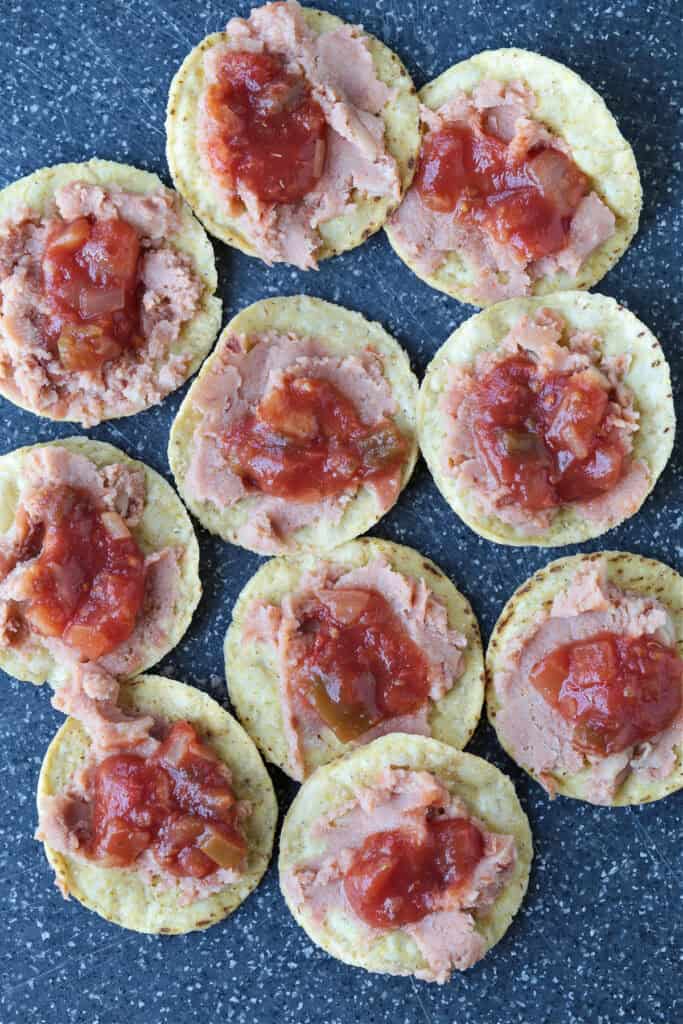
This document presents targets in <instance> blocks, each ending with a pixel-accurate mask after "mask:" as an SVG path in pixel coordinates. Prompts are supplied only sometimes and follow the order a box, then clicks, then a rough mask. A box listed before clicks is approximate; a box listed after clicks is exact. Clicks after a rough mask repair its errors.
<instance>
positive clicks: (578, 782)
mask: <svg viewBox="0 0 683 1024" xmlns="http://www.w3.org/2000/svg"><path fill="white" fill-rule="evenodd" d="M602 558H604V559H606V561H607V576H608V579H609V581H610V583H613V584H615V585H616V586H617V587H621V588H622V589H623V590H629V591H632V592H634V593H636V594H640V595H642V596H644V597H654V598H656V599H657V600H658V601H660V602H661V603H662V604H663V605H665V607H666V608H667V610H668V611H669V614H670V615H671V619H672V621H673V623H674V627H675V630H676V648H677V650H678V653H679V655H680V656H681V657H683V577H681V576H679V574H678V573H677V572H676V571H675V570H674V569H671V568H669V566H668V565H665V564H664V563H663V562H657V561H655V560H654V559H653V558H643V556H642V555H634V554H631V553H630V552H628V551H596V552H593V553H591V554H586V555H570V556H569V557H567V558H558V559H557V560H556V561H554V562H550V564H549V565H546V567H545V568H544V569H539V571H538V572H537V573H534V575H533V576H532V577H531V578H530V579H528V580H527V581H526V583H523V584H522V586H521V587H518V588H517V590H516V591H515V593H514V594H513V595H512V597H511V598H510V600H509V601H508V602H507V604H506V605H505V607H504V608H503V611H502V612H501V614H500V617H499V619H498V622H497V623H496V626H495V629H494V630H493V633H492V635H491V639H490V641H489V646H488V650H487V652H486V670H487V677H488V683H487V687H486V710H487V714H488V719H489V722H490V723H491V725H492V726H493V728H494V729H495V730H496V735H497V736H498V742H499V743H500V745H501V746H502V747H503V749H504V750H505V751H506V752H507V754H508V755H509V756H510V757H511V758H512V759H513V761H517V758H516V757H515V755H514V754H513V753H512V752H511V751H510V750H509V749H508V748H507V747H506V745H505V738H504V737H503V736H502V735H501V734H500V732H499V731H498V727H497V725H496V715H497V713H498V711H499V710H500V706H501V705H500V701H499V699H498V696H497V694H496V693H495V691H494V688H493V678H494V676H495V674H496V673H497V672H499V671H503V670H504V669H506V668H507V667H508V662H509V659H508V657H507V654H506V652H507V650H508V648H509V646H510V644H511V643H512V642H514V640H515V638H517V637H519V636H520V635H521V634H522V633H524V632H526V631H527V630H528V629H529V628H530V627H531V625H532V623H533V621H534V619H535V618H536V616H537V615H539V614H541V613H543V612H545V613H546V614H547V613H548V612H549V610H550V608H551V606H552V603H553V600H554V599H555V597H556V596H557V594H559V593H560V592H561V591H563V590H566V589H567V587H568V586H569V584H570V583H571V580H572V578H573V577H574V575H575V573H576V572H577V570H578V569H580V568H581V566H582V565H585V564H586V563H587V562H596V561H599V560H600V559H602ZM517 763H518V764H519V766H520V767H521V768H523V769H524V771H525V772H527V774H529V775H531V777H532V778H536V776H535V775H534V773H533V772H532V771H531V769H530V768H528V767H527V766H526V765H524V764H522V763H521V761H517ZM546 774H548V775H550V776H552V778H553V780H554V786H555V789H556V791H557V792H558V793H560V794H562V795H563V796H570V797H574V798H575V799H577V800H588V799H589V797H588V796H587V795H586V794H587V790H588V789H589V786H590V780H589V776H588V769H583V770H582V771H580V772H578V773H575V774H571V773H560V772H547V773H546ZM536 781H537V782H538V781H539V780H538V778H536ZM681 787H683V743H682V744H681V746H679V748H678V751H677V763H676V767H675V768H674V770H673V772H672V773H671V774H670V775H669V776H668V777H667V778H665V779H644V778H640V777H638V776H637V775H636V773H635V772H631V773H630V774H629V775H628V776H627V777H626V779H625V781H624V782H623V783H622V785H621V786H620V787H619V789H618V790H617V793H616V796H615V798H614V800H613V802H612V806H613V807H622V806H624V805H626V804H644V803H649V802H650V801H651V800H661V799H662V797H665V796H668V795H669V793H675V792H676V790H678V789H681Z"/></svg>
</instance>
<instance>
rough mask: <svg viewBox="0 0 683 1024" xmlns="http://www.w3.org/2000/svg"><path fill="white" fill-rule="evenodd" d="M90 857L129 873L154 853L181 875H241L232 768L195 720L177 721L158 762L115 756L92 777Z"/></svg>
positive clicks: (243, 850) (162, 864) (164, 865)
mask: <svg viewBox="0 0 683 1024" xmlns="http://www.w3.org/2000/svg"><path fill="white" fill-rule="evenodd" d="M91 800H92V832H91V835H90V838H89V841H88V845H87V853H88V855H89V856H90V857H92V858H93V859H94V860H97V861H99V862H100V863H103V864H104V865H105V866H107V867H128V866H130V865H131V864H133V863H134V862H135V860H136V859H137V858H138V857H139V856H140V855H141V854H142V853H144V852H145V851H146V850H150V851H151V852H152V854H153V856H154V858H155V860H156V861H157V863H158V864H159V866H160V867H162V868H163V869H165V870H166V871H168V872H169V873H170V874H172V875H176V876H178V877H190V878H206V877H207V876H208V875H211V874H213V872H214V871H216V870H217V869H218V868H232V869H239V868H240V866H241V865H242V863H243V861H244V856H245V853H246V843H245V840H244V836H243V835H242V832H241V830H240V828H239V818H238V810H237V800H236V798H235V795H234V793H233V791H232V788H231V784H230V777H229V774H228V773H227V770H226V768H225V766H224V765H223V764H222V762H221V761H220V760H219V759H218V758H217V757H216V755H215V754H214V753H213V752H212V751H211V750H209V749H208V747H206V746H205V745H204V744H203V743H202V742H201V740H200V738H199V736H198V735H197V731H196V730H195V728H194V726H192V725H191V724H190V723H189V722H185V721H179V722H175V723H174V724H173V725H172V726H171V728H170V730H169V732H168V734H167V736H166V738H165V739H164V741H163V743H161V745H160V746H159V747H158V748H157V750H156V751H155V753H154V754H153V755H152V756H151V757H147V758H144V757H141V756H140V755H138V754H135V753H125V754H113V755H111V756H110V757H107V758H106V759H105V760H104V761H101V762H100V764H98V765H97V768H96V769H95V771H94V776H93V779H92V798H91Z"/></svg>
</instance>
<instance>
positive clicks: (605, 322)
mask: <svg viewBox="0 0 683 1024" xmlns="http://www.w3.org/2000/svg"><path fill="white" fill-rule="evenodd" d="M544 306H547V307H548V308H550V309H555V310H557V312H558V313H560V314H561V316H562V317H564V319H565V320H566V322H567V324H568V326H569V327H570V328H572V329H579V330H586V331H592V332H595V333H597V334H598V335H599V336H600V337H601V338H602V339H603V346H602V347H603V352H604V353H605V354H607V355H611V356H616V355H619V354H621V353H624V352H626V353H630V355H631V357H632V361H631V367H630V369H629V371H628V373H627V374H626V376H625V377H624V383H625V384H626V385H627V386H628V387H629V388H630V389H631V391H632V392H633V395H634V397H635V404H636V409H637V410H638V411H639V413H640V428H639V430H638V431H637V433H636V434H635V436H634V448H633V459H634V460H636V459H642V460H643V461H644V462H645V463H646V465H647V466H648V469H649V471H650V476H651V481H650V483H651V486H650V491H651V490H652V488H653V487H654V485H655V483H656V482H657V478H658V477H659V475H660V473H661V472H662V470H663V469H664V467H665V465H666V463H667V461H668V458H669V456H670V454H671V449H672V447H673V441H674V432H675V427H676V418H675V413H674V405H673V399H672V396H671V378H670V375H669V366H668V364H667V361H666V359H665V358H664V353H663V352H662V349H661V346H660V344H659V342H658V341H657V339H656V338H655V336H654V335H653V334H652V333H651V331H649V330H648V328H647V327H646V326H645V325H644V324H643V323H641V321H640V320H638V319H636V317H635V316H634V315H633V314H632V313H630V312H629V311H628V310H627V309H625V308H624V307H623V306H620V305H619V304H618V303H617V302H615V300H614V299H611V298H608V297H607V296H605V295H592V294H591V295H587V294H584V293H582V292H563V293H557V294H555V295H550V296H547V297H546V298H542V299H541V298H537V299H509V300H508V301H507V302H500V303H498V304H497V305H496V306H492V307H491V308H490V309H488V310H485V311H484V312H483V313H478V314H476V315H475V316H472V317H470V319H469V320H466V321H465V322H464V323H463V324H461V326H460V327H458V329H457V330H456V331H454V332H453V334H451V336H450V338H448V339H447V340H446V342H445V343H444V344H443V346H442V347H441V348H440V349H439V351H438V352H437V354H436V355H435V357H434V359H433V360H432V362H431V363H430V365H429V367H428V368H427V373H426V375H425V379H424V381H423V382H422V386H421V389H420V397H419V400H418V432H419V437H420V446H421V448H422V453H423V455H424V457H425V459H426V461H427V463H428V465H429V468H430V470H431V472H432V476H433V477H434V480H435V482H436V485H437V487H438V488H439V490H440V491H441V493H442V494H443V496H444V498H445V499H446V501H447V502H448V504H449V505H450V506H451V508H452V509H453V510H454V511H455V512H457V514H458V515H459V516H460V518H461V519H462V520H463V521H464V522H465V523H467V525H468V526H469V527H471V529H473V530H474V531H475V532H476V533H478V534H480V536H482V537H485V538H486V539H487V540H493V541H497V542H498V543H499V544H517V545H520V544H523V545H529V546H532V545H533V546H536V547H555V546H558V545H561V544H577V543H580V542H581V541H584V540H588V539H589V538H591V537H598V536H600V535H601V534H602V533H605V531H606V530H610V529H611V528H612V527H613V526H617V525H618V524H619V523H620V522H622V521H623V518H624V517H623V516H622V517H621V518H619V517H618V516H617V517H616V518H612V519H609V520H606V521H604V522H592V521H589V520H587V519H586V518H583V517H582V515H581V513H580V512H579V511H578V510H576V509H574V508H572V506H571V505H566V506H563V507H561V508H560V509H559V511H558V512H557V514H556V515H555V518H554V519H553V522H552V523H551V525H550V526H549V527H548V529H547V530H543V531H541V532H535V533H525V532H524V530H523V529H522V528H521V527H514V526H511V525H510V524H508V523H504V522H503V521H502V520H500V519H499V518H498V517H496V516H492V515H485V514H484V513H482V512H481V511H480V510H479V508H478V506H477V502H476V501H475V500H474V498H473V496H472V494H471V492H469V491H467V490H466V489H465V488H464V487H462V486H460V485H459V484H458V481H457V480H456V478H454V477H453V476H450V475H448V474H446V473H445V472H444V469H443V465H444V458H445V451H446V448H445V444H446V426H445V416H444V413H443V412H442V411H441V410H440V408H439V404H440V401H441V398H442V396H443V394H444V392H445V391H446V390H447V370H448V367H449V366H468V365H469V364H471V362H472V361H473V359H474V357H475V356H476V355H477V353H479V352H484V351H490V350H492V349H495V348H496V346H497V345H498V344H499V343H500V342H501V341H502V339H503V338H504V337H505V335H506V334H507V333H508V331H509V330H510V329H511V327H513V325H514V324H515V323H516V322H517V321H518V320H519V319H520V318H521V317H522V316H523V315H524V314H529V315H532V314H533V313H534V312H535V311H536V310H538V309H539V308H542V307H544Z"/></svg>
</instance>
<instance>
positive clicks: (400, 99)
mask: <svg viewBox="0 0 683 1024" xmlns="http://www.w3.org/2000/svg"><path fill="white" fill-rule="evenodd" d="M302 14H303V17H304V20H305V21H306V24H307V25H308V27H309V28H310V29H311V30H312V31H313V32H315V33H316V34H317V35H321V34H322V33H324V32H331V31H333V30H334V29H338V28H340V27H341V26H342V25H343V24H344V22H343V21H342V20H341V18H337V17H336V16H335V15H334V14H328V13H327V12H326V11H318V10H315V9H314V8H312V7H304V8H302ZM363 35H364V38H365V39H366V40H367V43H368V48H369V50H370V53H371V55H372V61H373V64H374V66H375V71H376V72H377V77H378V78H379V79H380V81H382V82H384V83H385V84H386V85H387V86H389V88H390V89H393V90H395V92H394V95H393V96H392V97H391V98H390V99H389V100H388V101H387V103H386V104H385V106H384V108H383V110H382V111H381V116H382V119H383V121H384V138H385V142H386V147H387V151H388V153H389V154H390V155H391V156H393V157H394V159H395V160H396V163H397V164H398V170H399V175H400V179H401V194H402V195H403V194H404V193H405V191H406V189H407V188H408V187H409V185H410V183H411V181H412V180H413V173H414V171H415V163H416V159H417V154H418V150H419V148H420V126H419V105H418V101H417V96H416V94H415V86H414V85H413V82H412V79H411V77H410V75H409V74H408V72H407V71H406V69H405V67H404V66H403V64H402V63H401V61H400V60H399V58H398V57H397V56H396V54H395V53H394V52H393V51H392V50H390V49H389V48H388V47H387V46H385V45H384V44H383V43H380V41H379V40H378V39H375V37H374V36H371V35H370V34H369V33H363ZM227 39H228V34H227V33H226V32H215V33H213V35H210V36H207V37H206V38H205V39H203V40H202V41H201V43H199V44H198V45H197V46H196V47H195V48H194V50H192V52H191V53H190V54H188V56H187V57H186V58H185V60H184V61H183V63H182V65H181V67H180V68H179V70H178V71H177V72H176V75H175V77H174V79H173V81H172V83H171V91H170V93H169V97H168V107H167V112H166V139H167V141H166V158H167V160H168V166H169V168H170V170H171V175H172V177H173V181H174V184H175V186H176V188H177V189H178V191H179V192H180V193H181V195H182V196H184V198H185V199H186V200H187V202H188V203H189V204H190V206H191V207H192V209H193V210H194V212H195V213H196V215H197V217H199V219H200V220H201V222H202V223H203V224H204V225H205V226H206V228H207V230H208V231H210V232H211V234H212V235H215V236H216V238H220V239H221V240H222V241H223V242H227V243H228V245H232V246H234V247H235V248H236V249H240V250H241V251H242V252H244V253H246V254H247V256H258V252H257V251H256V249H255V248H254V246H253V245H252V244H251V242H250V241H249V239H248V238H246V237H245V236H244V235H243V234H241V232H240V229H239V225H238V222H237V221H236V219H235V218H234V217H231V216H230V215H229V213H228V211H227V210H226V204H225V199H224V197H223V195H222V194H221V191H220V189H218V188H217V187H216V186H215V185H214V183H213V180H212V178H211V176H210V175H209V174H207V172H206V171H205V170H204V168H203V166H202V160H201V156H200V152H199V149H198V146H197V135H198V122H199V105H200V101H201V96H202V93H203V91H204V54H205V53H206V52H207V50H210V49H211V48H212V47H214V46H220V45H221V44H223V43H225V42H226V41H227ZM397 205H398V203H397V202H396V201H395V200H394V199H393V198H392V197H390V196H386V197H382V196H371V195H366V196H364V197H363V196H356V197H355V198H354V201H353V203H352V204H351V206H352V209H351V210H350V211H349V212H348V213H345V214H342V215H340V216H338V217H334V218H333V219H332V220H329V221H327V222H326V223H324V224H321V225H320V227H319V229H318V233H319V235H320V248H319V249H318V250H317V252H316V254H315V255H316V259H318V260H323V259H328V258H329V257H330V256H337V255H338V254H339V253H342V252H346V250H347V249H354V248H355V247H356V246H358V245H361V243H362V242H364V241H365V239H366V238H369V237H370V235H373V234H374V233H375V232H376V231H379V229H380V228H381V227H382V225H383V224H384V222H385V220H386V219H387V217H388V216H389V214H390V213H392V211H393V210H394V209H395V208H396V206H397Z"/></svg>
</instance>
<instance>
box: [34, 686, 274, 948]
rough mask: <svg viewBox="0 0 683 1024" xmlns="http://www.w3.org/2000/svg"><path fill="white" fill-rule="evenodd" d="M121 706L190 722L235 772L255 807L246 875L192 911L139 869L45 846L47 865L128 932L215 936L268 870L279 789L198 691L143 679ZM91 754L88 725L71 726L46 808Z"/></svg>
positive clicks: (58, 753)
mask: <svg viewBox="0 0 683 1024" xmlns="http://www.w3.org/2000/svg"><path fill="white" fill-rule="evenodd" d="M120 705H121V707H122V708H123V709H124V711H125V710H128V711H137V712H141V713H142V714H150V715H153V716H154V717H155V718H157V719H161V720H164V721H167V722H176V721H179V720H187V721H189V722H190V723H191V724H192V725H193V726H194V727H195V729H196V730H197V732H198V733H199V735H200V738H201V740H202V742H203V743H205V744H206V745H207V746H208V747H209V748H210V749H211V750H213V751H214V752H215V753H216V754H217V755H218V757H219V758H220V759H221V761H223V762H224V763H225V764H226V765H227V766H228V768H229V769H230V772H231V775H232V788H233V791H234V793H235V796H236V797H237V798H238V800H246V801H248V802H249V803H250V804H251V814H250V815H249V816H248V817H247V818H246V821H245V825H244V830H245V838H246V840H247V843H248V859H247V864H246V868H245V871H244V875H243V877H242V878H240V879H239V880H238V881H237V882H235V883H233V884H232V885H228V886H226V887H225V888H223V889H221V890H219V891H218V892H215V893H213V894H211V895H209V896H207V897H205V898H204V899H200V900H197V901H195V902H193V903H187V902H183V894H182V890H181V889H180V887H173V886H171V887H169V888H165V887H161V886H157V885H154V884H152V883H150V882H147V881H145V879H144V878H143V877H141V875H140V874H139V873H137V872H136V871H135V870H133V869H125V868H105V867H101V866H99V865H97V864H95V863H90V862H88V861H85V860H82V859H77V858H76V857H72V856H67V855H65V854H62V853H58V852H57V851H55V850H53V849H51V848H50V847H49V846H48V845H47V844H45V853H46V855H47V859H48V861H49V862H50V864H51V865H52V867H53V868H54V871H55V874H56V876H57V882H58V884H59V886H60V888H61V889H62V891H63V892H65V893H66V894H68V895H70V896H74V897H75V898H76V899H77V900H78V901H79V902H80V903H82V904H83V905H84V906H86V907H87V908H88V909H89V910H94V911H95V912H96V913H98V914H99V915H100V916H101V917H104V918H106V920H107V921H112V922H113V923H114V924H118V925H121V927H123V928H130V929H132V930H133V931H137V932H148V933H152V934H161V935H178V934H181V933H183V932H189V931H195V930H198V929H204V928H208V927H210V925H212V924H215V923H216V922H217V921H221V920H222V919H223V918H224V917H227V916H228V915H229V914H231V913H232V912H233V910H236V909H237V907H238V906H239V905H240V903H242V902H243V901H244V900H245V899H246V898H247V896H248V895H249V893H250V892H252V891H253V890H254V889H255V888H256V886H257V885H258V883H259V881H260V880H261V878H262V876H263V874H264V872H265V870H266V868H267V867H268V862H269V860H270V855H271V852H272V848H273V839H274V835H275V825H276V822H277V803H276V800H275V794H274V792H273V786H272V783H271V781H270V778H269V777H268V773H267V771H266V769H265V767H264V765H263V762H262V761H261V758H260V757H259V754H258V751H257V750H256V747H255V746H254V744H253V743H252V741H251V740H250V739H249V737H248V736H247V734H246V733H245V731H244V729H242V727H241V726H240V725H238V723H237V722H236V721H235V720H234V718H232V716H231V715H229V714H228V712H227V711H224V710H223V708H221V707H220V705H219V704H217V703H216V701H215V700H212V699H211V697H209V696H207V695H206V694H205V693H202V692H201V691H199V690H196V689H194V687H192V686H186V685H185V684H184V683H179V682H176V680H174V679H167V678H165V677H164V676H155V675H145V676H138V677H137V678H136V679H131V680H129V681H128V682H127V683H125V684H124V685H123V686H122V687H121V697H120ZM89 747H90V740H89V738H88V734H87V733H86V731H85V729H84V728H83V726H82V725H81V723H80V722H78V721H77V720H76V719H75V718H68V719H67V721H66V722H65V724H64V725H63V726H62V727H61V729H60V730H59V732H58V733H57V735H56V736H55V738H54V739H53V740H52V743H51V744H50V746H49V747H48V750H47V753H46V754H45V758H44V760H43V764H42V768H41V770H40V777H39V779H38V806H39V808H40V805H41V801H43V800H45V799H46V798H48V797H51V796H54V795H55V794H59V793H60V792H62V791H64V790H65V788H66V787H67V786H68V784H69V782H70V780H71V779H72V778H73V776H74V774H75V773H76V772H77V771H78V770H79V767H80V766H81V765H82V764H83V762H84V761H85V760H86V757H87V754H88V749H89Z"/></svg>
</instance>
